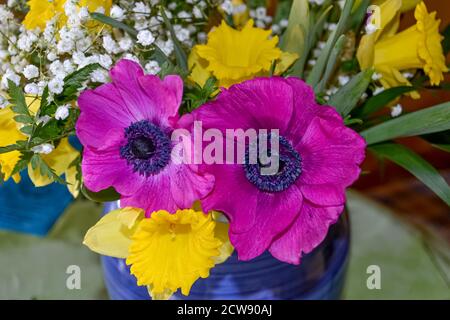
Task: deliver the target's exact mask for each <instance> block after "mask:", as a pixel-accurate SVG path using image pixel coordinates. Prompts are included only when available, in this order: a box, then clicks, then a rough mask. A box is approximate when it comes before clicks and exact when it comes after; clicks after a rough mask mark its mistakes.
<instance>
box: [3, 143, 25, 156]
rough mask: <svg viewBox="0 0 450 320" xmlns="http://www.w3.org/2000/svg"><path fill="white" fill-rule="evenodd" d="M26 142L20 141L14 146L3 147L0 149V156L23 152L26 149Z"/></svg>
mask: <svg viewBox="0 0 450 320" xmlns="http://www.w3.org/2000/svg"><path fill="white" fill-rule="evenodd" d="M27 142H28V141H26V140H21V141H17V142H16V143H15V144H11V145H9V146H5V147H0V154H2V153H8V152H11V151H16V150H23V149H25V148H26V144H27Z"/></svg>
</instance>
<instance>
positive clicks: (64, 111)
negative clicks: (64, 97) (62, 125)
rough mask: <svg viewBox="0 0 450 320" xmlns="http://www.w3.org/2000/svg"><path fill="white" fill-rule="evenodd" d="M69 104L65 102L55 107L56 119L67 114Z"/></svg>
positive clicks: (63, 117)
mask: <svg viewBox="0 0 450 320" xmlns="http://www.w3.org/2000/svg"><path fill="white" fill-rule="evenodd" d="M69 108H70V105H69V104H65V105H63V106H59V107H58V109H56V112H55V119H56V120H65V119H67V117H68V116H69Z"/></svg>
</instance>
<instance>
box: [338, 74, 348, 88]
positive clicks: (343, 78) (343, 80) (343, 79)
mask: <svg viewBox="0 0 450 320" xmlns="http://www.w3.org/2000/svg"><path fill="white" fill-rule="evenodd" d="M349 81H350V77H349V76H346V75H342V76H339V77H338V82H339V85H340V86H341V87H343V86H345V85H346V84H347V83H348V82H349Z"/></svg>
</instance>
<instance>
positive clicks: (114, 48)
mask: <svg viewBox="0 0 450 320" xmlns="http://www.w3.org/2000/svg"><path fill="white" fill-rule="evenodd" d="M103 48H104V49H105V50H106V52H108V53H118V52H119V51H120V49H119V46H118V45H117V43H116V42H115V41H114V39H113V38H112V37H111V36H110V35H105V36H104V37H103Z"/></svg>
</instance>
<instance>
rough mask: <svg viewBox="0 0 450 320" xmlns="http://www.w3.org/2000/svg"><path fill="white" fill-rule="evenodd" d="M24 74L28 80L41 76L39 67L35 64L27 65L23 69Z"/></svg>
mask: <svg viewBox="0 0 450 320" xmlns="http://www.w3.org/2000/svg"><path fill="white" fill-rule="evenodd" d="M23 75H24V76H25V78H27V79H28V80H30V79H33V78H36V77H37V76H39V68H38V67H36V66H35V65H33V64H29V65H27V66H26V67H25V69H23Z"/></svg>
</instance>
